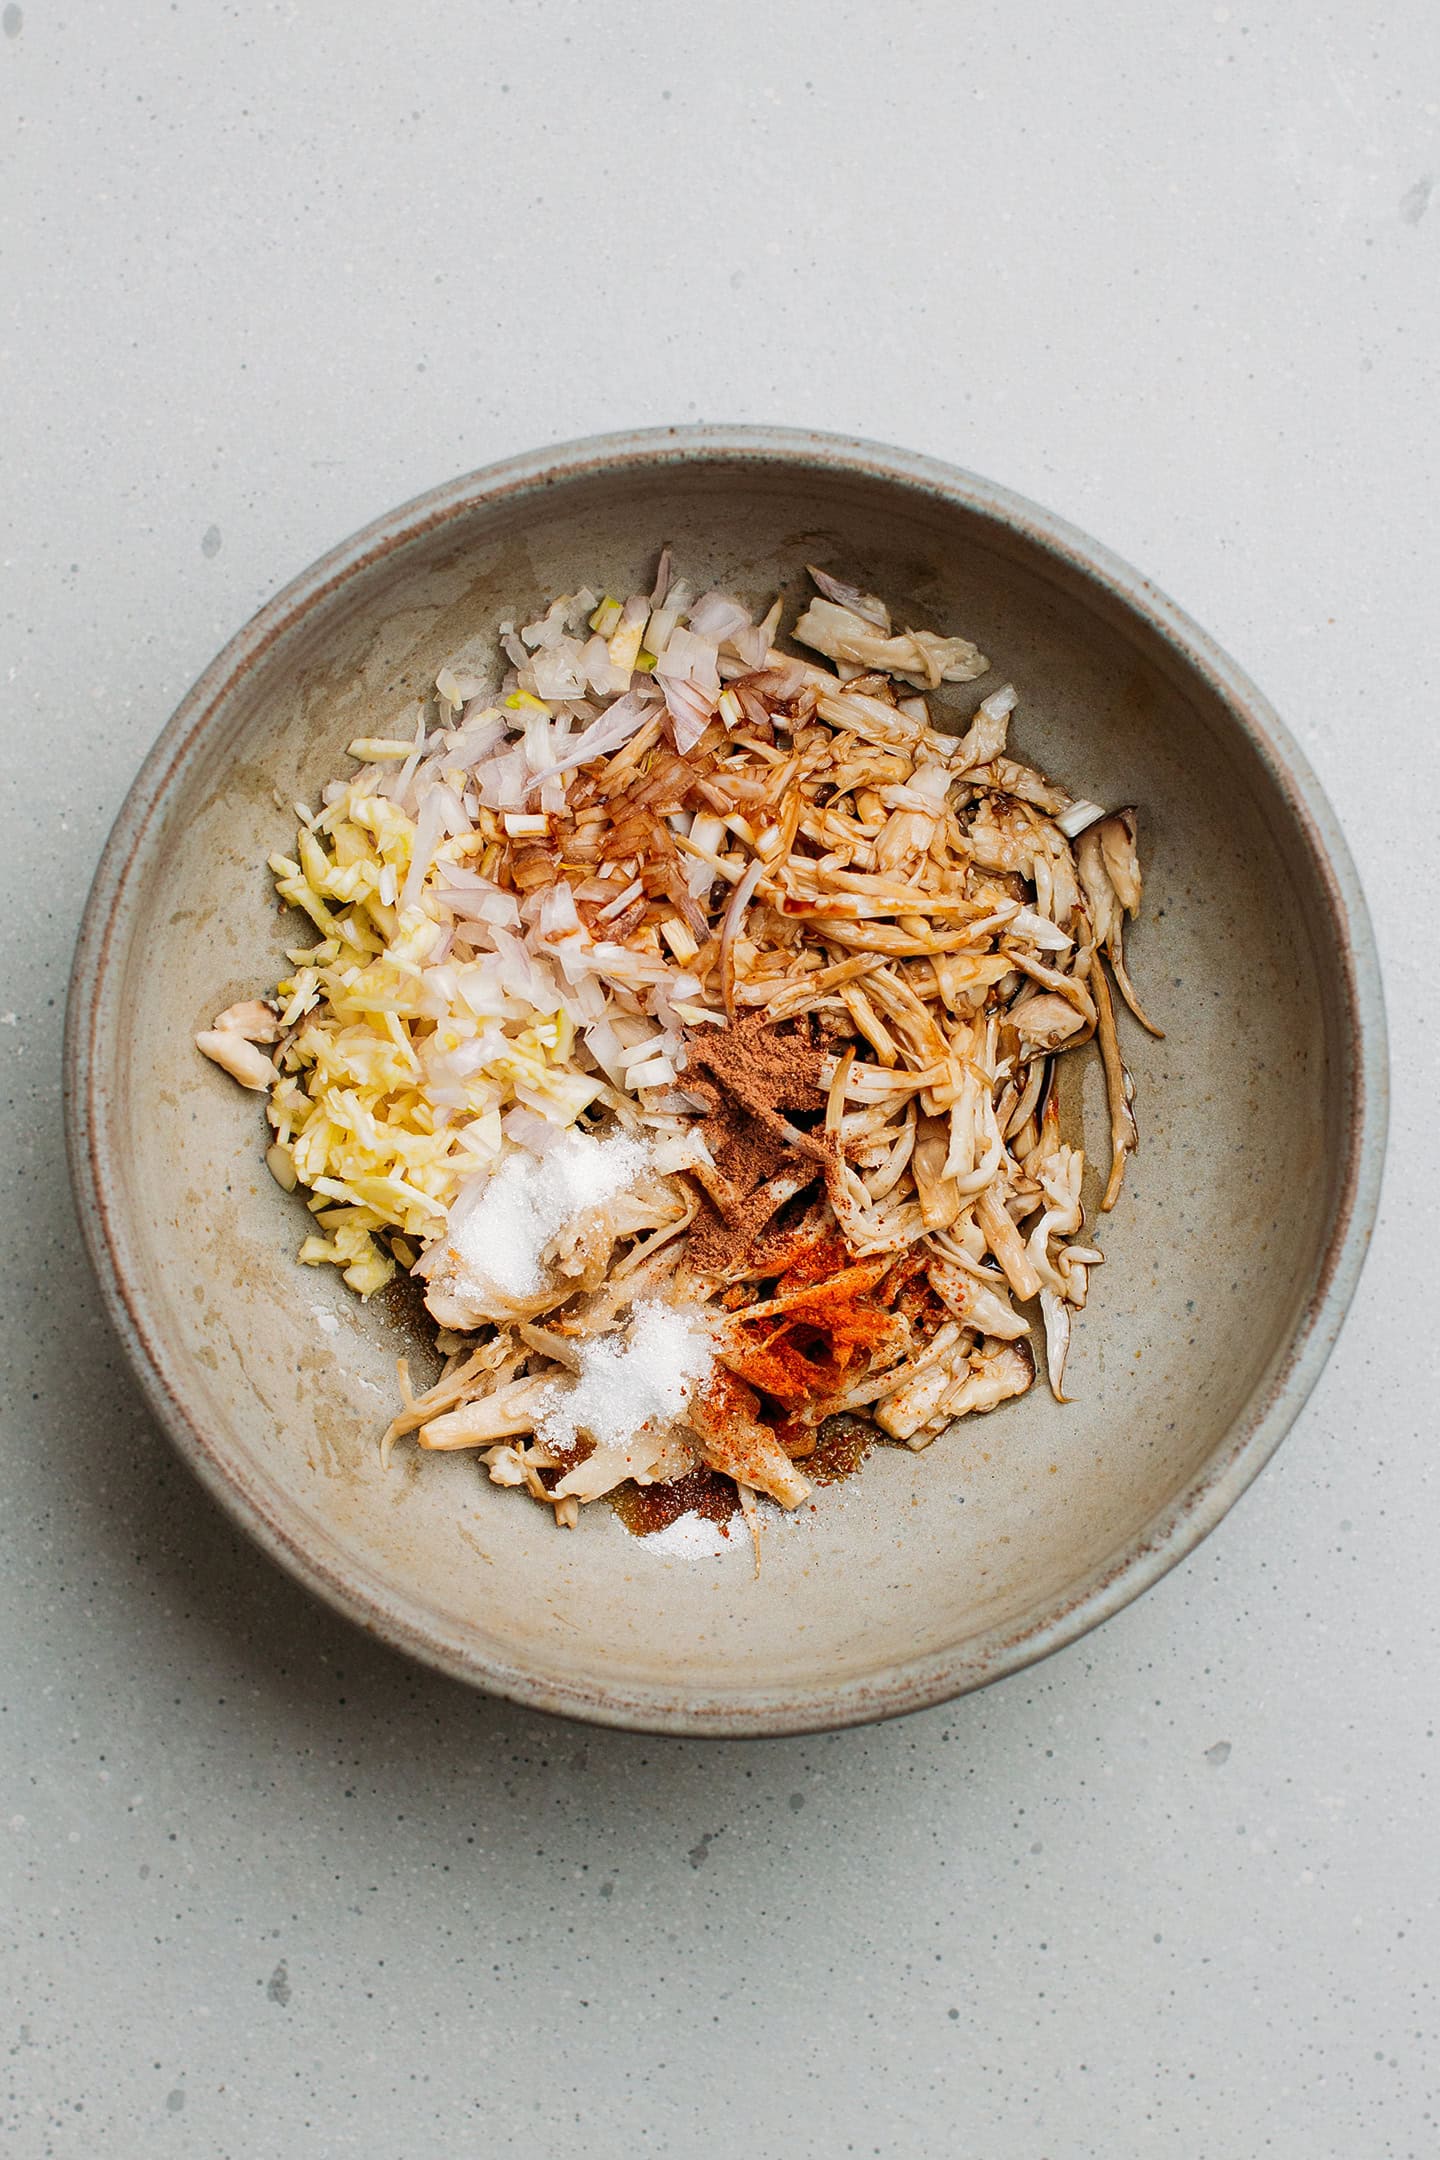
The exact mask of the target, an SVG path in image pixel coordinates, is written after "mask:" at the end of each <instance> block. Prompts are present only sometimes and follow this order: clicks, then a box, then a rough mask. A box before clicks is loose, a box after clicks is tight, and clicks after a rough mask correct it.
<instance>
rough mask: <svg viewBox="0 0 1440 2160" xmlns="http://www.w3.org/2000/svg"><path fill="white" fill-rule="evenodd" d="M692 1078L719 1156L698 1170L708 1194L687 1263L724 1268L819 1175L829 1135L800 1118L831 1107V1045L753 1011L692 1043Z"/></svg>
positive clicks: (701, 1268)
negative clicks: (827, 1057)
mask: <svg viewBox="0 0 1440 2160" xmlns="http://www.w3.org/2000/svg"><path fill="white" fill-rule="evenodd" d="M689 1048H690V1058H689V1063H688V1065H687V1066H686V1069H685V1086H686V1088H687V1090H689V1091H690V1092H691V1093H693V1094H696V1095H698V1096H700V1098H701V1099H702V1101H704V1102H705V1104H706V1105H707V1108H706V1115H705V1119H704V1123H703V1125H702V1128H701V1129H702V1131H703V1132H704V1135H705V1140H706V1144H707V1145H708V1147H709V1149H710V1153H711V1154H712V1156H713V1157H714V1159H715V1170H714V1171H713V1172H710V1171H704V1172H697V1173H696V1175H697V1178H698V1180H699V1182H700V1183H701V1184H702V1185H703V1186H704V1188H705V1195H706V1198H705V1202H704V1204H703V1205H702V1207H701V1210H700V1213H699V1214H698V1215H697V1216H696V1218H695V1220H694V1222H693V1223H692V1224H691V1226H690V1233H689V1238H688V1241H687V1248H686V1261H687V1265H688V1266H689V1267H690V1268H691V1269H693V1270H694V1271H696V1272H697V1273H704V1274H715V1273H719V1272H721V1271H722V1270H723V1269H725V1268H728V1267H733V1266H734V1265H735V1264H736V1262H737V1261H739V1260H742V1259H743V1258H744V1256H745V1254H746V1253H747V1252H748V1251H749V1249H750V1247H751V1246H752V1245H753V1244H754V1242H755V1240H756V1239H757V1238H758V1237H759V1235H760V1234H761V1232H762V1231H763V1230H764V1228H765V1226H766V1224H767V1223H768V1222H769V1221H770V1219H771V1217H772V1216H773V1215H774V1213H775V1211H776V1209H777V1208H778V1207H780V1206H781V1205H782V1204H783V1203H784V1201H785V1200H786V1199H788V1198H790V1197H791V1196H792V1195H793V1194H794V1193H796V1192H799V1191H803V1190H804V1188H805V1186H807V1185H810V1184H813V1183H814V1181H815V1179H816V1178H817V1177H819V1175H820V1173H821V1171H822V1169H823V1167H824V1164H825V1145H824V1139H823V1136H815V1137H812V1136H811V1135H810V1134H809V1133H806V1132H804V1130H803V1128H801V1127H798V1126H796V1125H795V1123H794V1122H793V1121H794V1119H795V1118H797V1117H805V1116H813V1115H815V1114H817V1113H818V1112H820V1111H821V1110H823V1109H824V1107H825V1094H824V1090H823V1089H822V1087H821V1085H820V1066H821V1062H822V1058H823V1055H824V1053H823V1052H822V1051H821V1050H819V1049H817V1048H816V1047H815V1045H814V1044H813V1043H812V1042H811V1040H810V1038H809V1034H808V1031H807V1032H806V1033H804V1034H802V1033H800V1032H799V1031H798V1030H791V1031H786V1032H782V1031H781V1030H780V1029H778V1028H773V1027H768V1026H767V1025H766V1024H765V1021H764V1019H763V1018H762V1017H761V1016H760V1015H759V1014H750V1015H748V1016H747V1017H746V1018H744V1019H742V1020H737V1021H735V1022H734V1023H733V1025H731V1026H730V1027H727V1028H724V1029H717V1030H716V1031H715V1032H714V1033H713V1034H712V1033H706V1034H705V1035H703V1036H701V1037H700V1038H699V1039H698V1040H694V1039H692V1041H691V1043H690V1046H689Z"/></svg>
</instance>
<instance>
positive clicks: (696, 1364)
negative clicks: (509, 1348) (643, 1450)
mask: <svg viewBox="0 0 1440 2160" xmlns="http://www.w3.org/2000/svg"><path fill="white" fill-rule="evenodd" d="M578 1348H579V1357H580V1371H579V1373H578V1375H577V1376H576V1379H575V1381H574V1384H573V1385H572V1386H570V1387H555V1388H552V1389H551V1390H550V1392H549V1394H548V1395H547V1396H546V1397H545V1398H544V1399H543V1401H542V1404H541V1408H540V1414H539V1416H538V1418H537V1419H536V1424H535V1430H536V1433H537V1434H538V1435H539V1436H540V1438H541V1439H543V1440H546V1441H548V1442H550V1444H551V1445H552V1446H560V1447H564V1446H567V1445H568V1444H569V1443H570V1442H571V1441H573V1440H574V1439H575V1438H576V1437H577V1435H580V1434H585V1435H587V1436H588V1437H589V1438H590V1439H592V1440H593V1441H594V1442H595V1444H596V1446H597V1447H601V1448H628V1447H629V1446H630V1443H631V1442H632V1441H633V1440H634V1439H635V1438H636V1437H637V1436H638V1435H639V1434H640V1433H642V1432H644V1431H646V1430H647V1428H648V1429H651V1430H658V1429H659V1428H660V1427H661V1426H663V1425H669V1424H673V1422H674V1421H675V1419H676V1418H678V1417H679V1415H680V1413H681V1411H682V1410H683V1409H684V1408H685V1403H686V1400H687V1398H688V1396H689V1394H690V1390H691V1388H692V1386H693V1385H694V1383H695V1382H696V1381H697V1380H699V1379H700V1378H701V1377H702V1376H703V1375H704V1374H705V1373H707V1372H708V1371H709V1370H710V1363H711V1347H710V1338H709V1336H708V1335H707V1334H706V1332H705V1330H704V1328H703V1327H697V1326H696V1324H695V1323H694V1321H692V1320H691V1319H689V1318H688V1317H687V1315H686V1314H684V1313H682V1312H677V1311H676V1310H675V1308H674V1306H672V1305H640V1306H637V1308H636V1311H635V1317H634V1319H633V1320H632V1321H631V1323H630V1325H629V1327H628V1328H627V1329H626V1331H625V1333H624V1335H623V1336H620V1337H618V1338H617V1337H616V1336H613V1335H598V1336H596V1338H595V1339H594V1341H593V1342H587V1343H582V1344H580V1345H579V1346H578Z"/></svg>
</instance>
